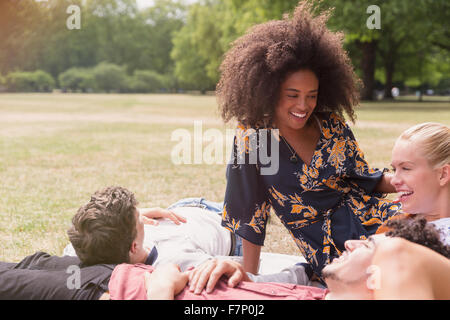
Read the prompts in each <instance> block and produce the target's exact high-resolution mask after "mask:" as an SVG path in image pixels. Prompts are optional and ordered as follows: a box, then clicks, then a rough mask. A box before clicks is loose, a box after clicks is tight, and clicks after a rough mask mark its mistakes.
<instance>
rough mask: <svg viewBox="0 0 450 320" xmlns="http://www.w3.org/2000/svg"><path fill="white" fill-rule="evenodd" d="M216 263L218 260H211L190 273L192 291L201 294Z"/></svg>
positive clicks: (190, 288)
mask: <svg viewBox="0 0 450 320" xmlns="http://www.w3.org/2000/svg"><path fill="white" fill-rule="evenodd" d="M216 264H217V261H216V260H210V261H209V262H208V263H205V264H203V265H201V266H199V267H198V268H197V269H196V270H193V271H192V272H191V273H190V279H189V282H190V286H189V290H190V291H191V292H194V293H195V294H200V293H201V292H202V290H203V288H205V285H206V283H207V282H208V279H209V277H210V275H211V273H212V271H213V270H214V268H215V267H216Z"/></svg>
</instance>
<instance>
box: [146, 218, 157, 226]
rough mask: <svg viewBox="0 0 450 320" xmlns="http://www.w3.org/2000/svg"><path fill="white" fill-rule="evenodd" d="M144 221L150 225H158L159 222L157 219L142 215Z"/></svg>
mask: <svg viewBox="0 0 450 320" xmlns="http://www.w3.org/2000/svg"><path fill="white" fill-rule="evenodd" d="M142 222H143V223H144V224H150V225H154V226H157V225H158V224H159V222H158V221H157V220H155V219H151V218H147V217H146V216H142Z"/></svg>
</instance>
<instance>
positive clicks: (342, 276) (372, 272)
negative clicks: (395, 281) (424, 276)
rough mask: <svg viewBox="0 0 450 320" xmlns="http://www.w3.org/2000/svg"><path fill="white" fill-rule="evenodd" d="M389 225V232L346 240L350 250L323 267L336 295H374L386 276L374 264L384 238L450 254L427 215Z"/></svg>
mask: <svg viewBox="0 0 450 320" xmlns="http://www.w3.org/2000/svg"><path fill="white" fill-rule="evenodd" d="M387 227H388V228H389V229H390V230H389V231H388V232H387V233H386V234H385V235H384V234H380V235H374V236H371V237H369V239H368V240H349V241H346V243H345V247H346V251H345V252H344V253H343V254H342V255H341V256H340V257H339V258H336V259H334V260H333V262H332V263H331V264H329V265H328V266H326V267H325V268H324V269H323V270H322V276H323V278H324V279H325V282H326V283H327V286H328V288H329V289H330V291H331V292H332V293H333V295H335V296H337V295H339V296H347V297H349V298H352V297H353V298H356V297H358V298H363V299H364V298H365V299H371V298H373V290H375V289H378V288H377V285H379V280H380V279H379V277H381V276H382V275H381V274H380V270H379V268H377V266H376V265H373V264H372V263H373V257H374V255H375V252H376V250H377V247H378V246H380V245H382V243H383V241H386V242H385V243H384V244H387V243H392V240H393V239H392V237H398V238H403V239H406V240H408V241H411V242H414V243H416V244H420V245H422V246H425V247H428V248H430V249H432V250H434V251H435V252H437V253H439V254H441V255H443V256H445V257H446V258H450V246H448V245H444V244H443V243H442V242H441V240H440V236H439V233H438V231H437V230H436V228H435V227H434V226H433V225H431V224H429V223H427V221H426V220H425V218H419V219H413V220H409V219H402V220H392V221H389V222H388V223H387ZM390 258H392V259H396V258H399V257H398V256H392V257H390ZM424 272H425V270H424Z"/></svg>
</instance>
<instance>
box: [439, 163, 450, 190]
mask: <svg viewBox="0 0 450 320" xmlns="http://www.w3.org/2000/svg"><path fill="white" fill-rule="evenodd" d="M440 171H441V174H440V177H439V184H440V185H441V187H444V186H445V185H447V184H448V183H449V181H450V164H446V165H445V166H443V167H442V168H441V169H440Z"/></svg>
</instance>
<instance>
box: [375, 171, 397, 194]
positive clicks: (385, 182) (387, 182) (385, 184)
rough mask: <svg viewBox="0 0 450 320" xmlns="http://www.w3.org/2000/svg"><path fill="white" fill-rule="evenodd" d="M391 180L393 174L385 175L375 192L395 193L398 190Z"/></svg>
mask: <svg viewBox="0 0 450 320" xmlns="http://www.w3.org/2000/svg"><path fill="white" fill-rule="evenodd" d="M391 179H392V173H384V174H383V176H382V177H381V180H380V181H379V182H378V184H377V186H376V187H375V190H374V191H375V192H380V193H395V192H396V190H395V188H394V186H393V185H392V184H391Z"/></svg>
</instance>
